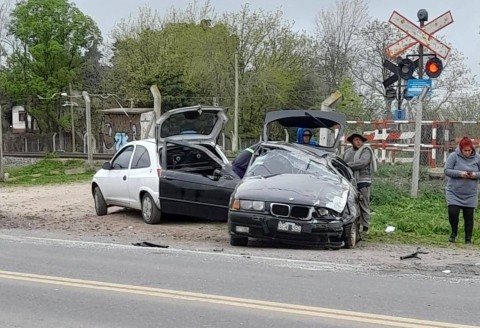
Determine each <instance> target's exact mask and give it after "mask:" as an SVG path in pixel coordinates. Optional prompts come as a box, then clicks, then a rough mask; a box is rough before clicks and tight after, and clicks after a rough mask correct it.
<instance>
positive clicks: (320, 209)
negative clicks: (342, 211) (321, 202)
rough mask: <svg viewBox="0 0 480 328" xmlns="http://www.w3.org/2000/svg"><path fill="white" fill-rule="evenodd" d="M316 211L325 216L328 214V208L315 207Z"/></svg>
mask: <svg viewBox="0 0 480 328" xmlns="http://www.w3.org/2000/svg"><path fill="white" fill-rule="evenodd" d="M317 213H318V215H320V216H327V215H328V210H327V209H326V208H319V209H317Z"/></svg>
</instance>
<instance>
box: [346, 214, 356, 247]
mask: <svg viewBox="0 0 480 328" xmlns="http://www.w3.org/2000/svg"><path fill="white" fill-rule="evenodd" d="M343 236H344V241H345V248H355V246H356V245H357V242H358V240H359V232H358V221H357V220H355V221H354V222H352V223H350V224H347V225H346V226H345V228H344V233H343Z"/></svg>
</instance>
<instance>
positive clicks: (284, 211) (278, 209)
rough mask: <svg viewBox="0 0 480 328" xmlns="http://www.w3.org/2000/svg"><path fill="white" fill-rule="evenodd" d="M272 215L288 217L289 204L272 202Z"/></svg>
mask: <svg viewBox="0 0 480 328" xmlns="http://www.w3.org/2000/svg"><path fill="white" fill-rule="evenodd" d="M270 211H271V212H272V215H275V216H282V217H288V216H289V215H290V206H288V205H285V204H272V205H271V206H270Z"/></svg>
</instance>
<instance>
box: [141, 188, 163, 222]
mask: <svg viewBox="0 0 480 328" xmlns="http://www.w3.org/2000/svg"><path fill="white" fill-rule="evenodd" d="M142 218H143V221H145V223H148V224H157V223H160V221H161V220H162V213H161V211H160V210H159V209H158V207H157V205H156V204H155V202H154V201H153V198H152V196H150V194H149V193H145V194H144V195H143V197H142Z"/></svg>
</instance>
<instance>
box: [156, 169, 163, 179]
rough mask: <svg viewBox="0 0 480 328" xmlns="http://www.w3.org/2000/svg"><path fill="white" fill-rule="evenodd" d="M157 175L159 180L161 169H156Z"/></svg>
mask: <svg viewBox="0 0 480 328" xmlns="http://www.w3.org/2000/svg"><path fill="white" fill-rule="evenodd" d="M157 175H158V177H159V178H160V177H161V176H162V169H157Z"/></svg>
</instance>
